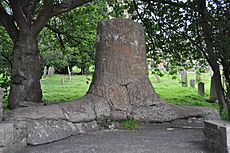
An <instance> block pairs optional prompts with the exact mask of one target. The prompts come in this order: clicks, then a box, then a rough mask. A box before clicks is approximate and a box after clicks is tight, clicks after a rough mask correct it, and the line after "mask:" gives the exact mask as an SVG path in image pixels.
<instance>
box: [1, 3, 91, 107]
mask: <svg viewBox="0 0 230 153" xmlns="http://www.w3.org/2000/svg"><path fill="white" fill-rule="evenodd" d="M0 2H1V3H0V24H1V26H3V27H4V28H5V29H6V31H7V32H8V34H9V36H10V38H11V40H12V42H13V44H14V47H13V64H12V69H11V78H12V85H11V89H10V95H9V107H10V109H14V108H15V107H17V106H18V103H19V102H20V101H33V102H41V101H42V91H41V87H40V78H41V62H40V57H39V50H38V43H37V36H38V34H39V32H40V31H41V30H42V29H43V27H44V26H45V25H46V24H47V22H48V21H49V19H50V18H52V17H53V16H57V15H59V14H61V13H64V12H67V11H69V10H71V9H73V8H75V7H78V6H81V5H83V4H85V3H87V2H88V1H87V0H69V1H62V0H58V1H57V0H44V1H41V0H17V1H15V0H4V1H3V0H1V1H0Z"/></svg>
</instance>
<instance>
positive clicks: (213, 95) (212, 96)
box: [209, 76, 218, 102]
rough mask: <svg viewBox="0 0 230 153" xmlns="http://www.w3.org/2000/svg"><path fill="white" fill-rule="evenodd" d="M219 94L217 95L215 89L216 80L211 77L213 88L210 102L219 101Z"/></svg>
mask: <svg viewBox="0 0 230 153" xmlns="http://www.w3.org/2000/svg"><path fill="white" fill-rule="evenodd" d="M217 99H218V98H217V94H216V87H215V79H214V76H212V77H211V86H210V99H209V100H210V101H211V102H216V101H217Z"/></svg>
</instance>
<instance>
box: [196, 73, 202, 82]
mask: <svg viewBox="0 0 230 153" xmlns="http://www.w3.org/2000/svg"><path fill="white" fill-rule="evenodd" d="M200 81H201V74H200V73H196V82H200Z"/></svg>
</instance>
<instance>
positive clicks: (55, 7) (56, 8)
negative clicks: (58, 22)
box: [32, 0, 91, 34]
mask: <svg viewBox="0 0 230 153" xmlns="http://www.w3.org/2000/svg"><path fill="white" fill-rule="evenodd" d="M89 1H91V0H69V1H67V2H62V3H59V4H53V3H54V0H45V4H44V6H43V8H42V10H41V12H40V14H39V15H38V17H37V19H36V20H35V22H34V23H33V25H32V26H33V28H34V32H35V34H38V33H39V32H40V31H41V30H42V28H43V27H44V26H45V25H46V23H47V22H48V21H49V19H50V18H52V17H53V16H56V15H59V14H61V13H64V12H67V11H69V10H71V9H74V8H75V7H78V6H81V5H83V4H85V3H87V2H89Z"/></svg>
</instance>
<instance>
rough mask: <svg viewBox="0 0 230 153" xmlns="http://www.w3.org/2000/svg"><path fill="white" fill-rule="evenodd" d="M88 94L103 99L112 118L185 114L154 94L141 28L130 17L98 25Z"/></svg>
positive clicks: (160, 118)
mask: <svg viewBox="0 0 230 153" xmlns="http://www.w3.org/2000/svg"><path fill="white" fill-rule="evenodd" d="M88 94H90V95H93V96H99V97H101V98H104V99H105V101H107V102H108V103H109V105H110V109H111V117H112V118H115V119H125V118H126V117H133V118H136V119H138V120H142V121H170V120H173V119H176V118H184V117H187V116H189V110H187V108H186V109H185V108H180V107H177V106H174V105H170V104H167V103H165V102H164V101H162V100H160V99H159V97H158V96H157V94H156V93H155V91H154V89H153V87H152V84H151V82H150V80H149V78H148V69H147V62H146V46H145V39H144V28H143V27H142V26H141V25H140V24H138V23H135V22H134V21H132V20H125V19H112V20H109V21H105V22H100V23H99V24H98V34H97V42H96V67H95V73H94V76H93V81H92V84H91V86H90V89H89V91H88ZM190 112H191V113H193V111H190Z"/></svg>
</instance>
